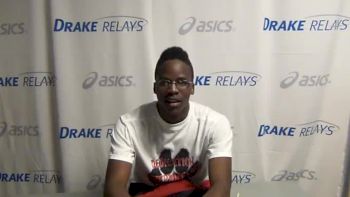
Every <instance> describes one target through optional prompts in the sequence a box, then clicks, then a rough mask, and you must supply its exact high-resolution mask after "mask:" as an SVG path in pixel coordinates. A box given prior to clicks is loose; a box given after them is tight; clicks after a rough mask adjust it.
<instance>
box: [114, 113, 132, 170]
mask: <svg viewBox="0 0 350 197" xmlns="http://www.w3.org/2000/svg"><path fill="white" fill-rule="evenodd" d="M109 159H115V160H121V161H126V162H129V163H133V162H134V159H135V151H134V146H133V143H132V139H131V137H130V133H129V130H128V128H127V126H126V125H125V124H124V123H123V122H122V119H121V118H119V119H118V121H117V123H116V125H115V127H114V130H113V133H112V137H111V149H110V153H109Z"/></svg>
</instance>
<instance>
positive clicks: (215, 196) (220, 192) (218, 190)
mask: <svg viewBox="0 0 350 197" xmlns="http://www.w3.org/2000/svg"><path fill="white" fill-rule="evenodd" d="M230 191H231V185H227V184H226V185H225V184H220V183H217V184H215V185H212V186H211V187H210V189H209V190H208V191H207V193H205V195H204V197H230Z"/></svg>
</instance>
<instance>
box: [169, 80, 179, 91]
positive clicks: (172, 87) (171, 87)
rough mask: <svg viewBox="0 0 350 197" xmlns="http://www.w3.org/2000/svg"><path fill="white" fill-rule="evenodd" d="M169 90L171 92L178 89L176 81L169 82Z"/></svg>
mask: <svg viewBox="0 0 350 197" xmlns="http://www.w3.org/2000/svg"><path fill="white" fill-rule="evenodd" d="M169 91H171V92H178V89H177V87H176V83H175V82H173V83H171V85H170V89H169Z"/></svg>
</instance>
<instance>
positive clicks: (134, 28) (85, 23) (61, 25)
mask: <svg viewBox="0 0 350 197" xmlns="http://www.w3.org/2000/svg"><path fill="white" fill-rule="evenodd" d="M147 23H148V21H147V20H146V19H145V18H141V17H137V16H106V17H101V18H97V19H93V20H79V21H73V20H67V19H62V18H55V19H54V21H53V31H54V32H89V33H91V32H141V31H143V30H144V28H145V26H146V25H147Z"/></svg>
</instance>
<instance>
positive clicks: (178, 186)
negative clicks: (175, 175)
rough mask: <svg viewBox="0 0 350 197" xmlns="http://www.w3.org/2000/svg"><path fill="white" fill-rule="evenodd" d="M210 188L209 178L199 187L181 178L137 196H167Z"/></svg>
mask: <svg viewBox="0 0 350 197" xmlns="http://www.w3.org/2000/svg"><path fill="white" fill-rule="evenodd" d="M209 188H210V182H209V180H206V181H203V183H202V184H201V185H200V186H199V187H197V186H195V185H194V184H192V183H191V182H190V181H188V180H181V181H177V182H172V183H168V184H164V185H160V186H159V187H157V188H155V189H154V190H152V191H150V192H147V193H144V194H141V195H137V197H166V196H169V195H172V194H176V193H179V192H185V191H191V190H192V191H193V190H195V189H204V190H208V189H209Z"/></svg>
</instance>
